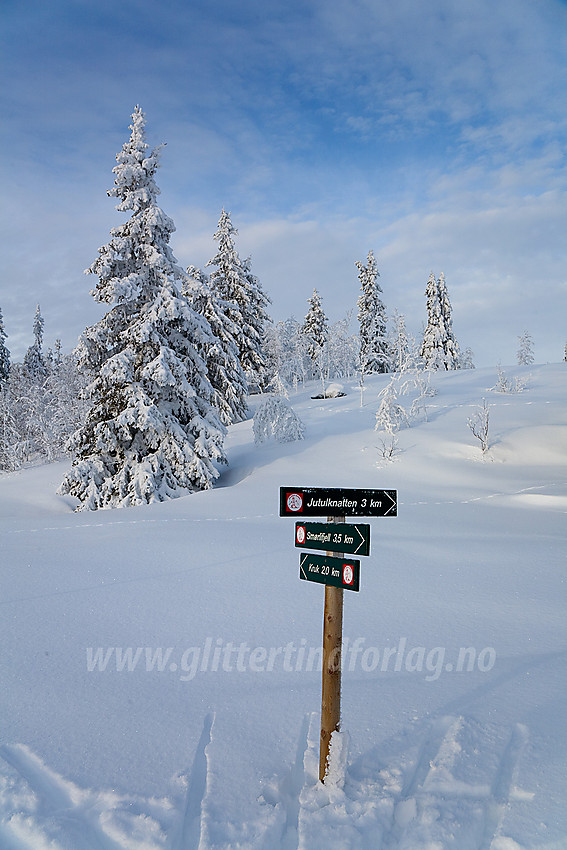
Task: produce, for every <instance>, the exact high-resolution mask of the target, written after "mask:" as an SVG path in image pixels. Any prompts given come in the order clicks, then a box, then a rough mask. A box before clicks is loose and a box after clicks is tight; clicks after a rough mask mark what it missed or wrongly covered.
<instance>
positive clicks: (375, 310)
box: [355, 251, 390, 379]
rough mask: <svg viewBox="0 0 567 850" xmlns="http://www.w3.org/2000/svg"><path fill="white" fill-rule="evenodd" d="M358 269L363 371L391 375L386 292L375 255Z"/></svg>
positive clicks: (369, 257) (361, 366)
mask: <svg viewBox="0 0 567 850" xmlns="http://www.w3.org/2000/svg"><path fill="white" fill-rule="evenodd" d="M355 265H356V267H357V269H358V279H359V281H360V289H361V295H360V296H359V298H358V302H357V304H358V321H359V322H360V371H361V376H362V378H363V379H364V375H370V374H372V373H375V372H388V371H389V364H390V354H389V346H388V339H387V336H386V326H387V322H386V308H385V307H384V304H383V302H382V299H381V298H380V295H381V293H382V288H381V286H380V284H379V283H378V278H379V277H380V273H379V272H378V266H377V264H376V259H375V257H374V253H373V252H372V251H369V252H368V257H367V259H366V265H364V264H363V263H362V262H361V261H360V260H357V262H356V263H355Z"/></svg>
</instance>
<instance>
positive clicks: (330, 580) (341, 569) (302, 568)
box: [299, 552, 360, 590]
mask: <svg viewBox="0 0 567 850" xmlns="http://www.w3.org/2000/svg"><path fill="white" fill-rule="evenodd" d="M299 578H301V579H303V580H304V581H316V582H319V584H330V585H331V586H332V587H340V588H342V589H344V590H360V561H355V560H353V559H352V558H332V557H331V556H330V555H310V554H308V553H307V552H302V553H301V555H300V557H299Z"/></svg>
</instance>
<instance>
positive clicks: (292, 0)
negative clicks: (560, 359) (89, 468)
mask: <svg viewBox="0 0 567 850" xmlns="http://www.w3.org/2000/svg"><path fill="white" fill-rule="evenodd" d="M0 14H1V16H2V23H3V26H2V33H3V39H4V48H3V57H4V58H3V62H4V71H3V77H4V79H8V80H9V81H10V85H9V86H5V87H4V88H3V92H2V104H0V106H1V108H2V115H3V119H4V120H3V127H2V134H3V136H2V141H3V150H4V152H5V154H4V156H3V158H2V161H1V162H0V168H1V169H2V175H3V176H2V180H3V188H4V189H5V197H6V198H7V199H8V203H5V205H4V216H3V219H2V224H1V226H2V228H3V230H2V232H3V235H4V237H5V241H6V249H5V250H4V251H3V253H2V260H1V262H2V264H3V270H2V273H1V274H2V277H1V278H0V306H1V307H2V308H3V313H4V319H5V326H6V330H7V332H8V333H9V334H10V339H9V344H10V346H11V348H12V350H13V351H14V354H15V355H16V356H20V355H21V353H22V348H23V349H24V350H25V341H26V333H28V330H27V329H28V328H31V322H32V319H33V311H34V310H35V304H36V303H37V302H38V301H40V302H42V311H43V312H44V315H45V318H46V338H48V337H51V338H52V339H54V337H55V335H61V336H63V337H64V343H65V344H66V347H70V346H71V345H72V344H73V343H74V340H75V339H76V336H77V334H78V333H80V332H81V331H82V329H83V327H84V326H85V324H87V323H88V322H89V321H90V320H91V317H92V314H93V308H92V307H90V306H89V307H86V306H85V305H87V304H89V296H88V289H89V282H88V280H87V279H85V278H83V277H82V270H83V268H84V267H85V266H86V265H88V264H89V263H90V262H91V261H92V259H93V258H94V257H95V256H96V251H97V248H98V246H99V245H100V244H102V243H103V242H104V241H106V239H107V238H108V231H109V230H110V228H111V227H112V226H115V225H116V224H118V223H119V221H121V220H122V219H121V217H120V216H119V214H118V213H116V212H115V211H114V209H113V202H112V201H111V200H109V199H108V198H107V197H106V190H107V189H108V188H109V187H110V186H111V185H112V173H111V172H112V166H113V165H114V155H115V154H116V152H117V151H118V150H119V149H120V147H121V145H122V143H123V142H124V141H125V140H126V138H127V136H128V129H127V127H128V124H129V117H130V114H131V112H132V109H133V108H134V106H135V105H136V104H137V103H140V104H141V105H142V107H143V108H144V110H145V111H146V113H147V116H148V137H149V141H150V143H160V142H167V147H166V148H165V149H164V151H163V155H162V168H161V171H160V174H159V178H158V182H159V185H160V187H161V189H162V196H161V202H162V205H163V207H164V209H165V211H166V212H167V213H168V214H169V215H171V216H172V217H173V218H174V220H175V222H176V225H177V233H176V234H175V237H174V250H175V253H176V254H177V256H178V259H179V261H180V262H181V263H182V264H184V265H186V264H189V263H196V264H199V265H200V264H203V263H204V262H206V260H207V259H208V258H209V257H210V256H212V253H213V243H212V233H213V232H214V230H215V227H216V222H217V220H218V215H219V212H220V209H221V207H222V206H226V207H227V208H230V209H231V210H232V213H233V220H234V223H235V225H236V226H237V227H239V230H240V236H239V238H240V239H241V241H242V246H239V248H241V253H242V254H243V255H246V254H248V253H251V254H252V255H253V262H254V268H255V271H256V273H257V274H261V276H262V279H263V283H264V285H265V288H266V289H267V290H268V291H271V294H272V296H273V298H274V313H275V317H276V318H284V317H285V315H288V314H289V313H291V312H293V313H295V314H296V315H303V312H304V309H305V307H306V299H307V297H308V296H309V294H310V292H311V291H312V289H313V286H314V285H316V286H317V287H318V288H319V289H320V291H321V292H322V295H323V298H324V302H325V305H326V308H327V309H328V312H329V314H330V315H331V317H332V318H338V317H339V316H340V315H341V316H342V315H343V313H344V312H345V311H346V309H348V308H349V307H355V301H356V297H357V291H356V289H357V280H356V275H355V273H354V272H355V269H354V262H355V260H357V259H363V258H364V257H365V256H366V254H367V251H368V250H369V248H371V247H372V248H373V249H374V250H375V252H376V254H377V257H378V260H379V265H380V266H381V269H382V273H383V283H384V290H385V293H384V294H385V300H386V302H387V305H388V306H389V307H390V308H393V307H394V306H395V307H397V308H398V309H400V310H402V311H405V312H407V313H408V319H409V320H410V321H413V322H414V324H415V326H416V328H418V326H419V323H420V321H421V317H422V315H423V309H424V305H423V292H422V289H423V286H424V282H425V281H426V279H427V276H428V274H429V271H431V270H432V269H434V270H435V271H440V270H441V269H443V270H444V271H445V274H446V276H447V280H448V283H449V286H450V291H451V287H452V290H453V292H452V294H453V293H454V294H453V297H454V300H455V302H456V306H459V307H462V310H463V313H464V315H462V316H461V317H460V319H457V318H456V321H455V325H456V327H457V328H459V320H460V321H461V322H462V324H461V328H462V331H463V334H464V335H466V336H467V337H468V339H469V341H470V344H471V345H472V346H473V348H474V347H475V343H474V339H475V338H479V339H482V340H483V341H482V349H483V352H485V354H484V356H485V357H486V359H490V358H492V359H494V358H495V357H496V356H497V351H496V349H497V348H499V346H500V340H501V339H502V338H504V336H505V335H506V334H507V335H508V336H510V337H513V336H514V335H515V334H516V331H517V332H518V333H520V332H521V331H522V330H523V327H521V328H518V327H517V326H519V325H520V324H521V325H524V324H527V323H530V322H531V323H532V326H533V327H532V329H533V332H534V335H537V333H539V335H540V338H541V339H542V351H545V354H544V357H548V358H550V357H552V356H553V352H557V355H556V356H559V353H560V352H561V351H562V347H563V344H564V340H563V338H562V336H561V334H562V333H563V335H564V331H561V329H560V328H559V321H558V318H557V317H558V316H559V315H561V311H562V310H563V312H565V308H566V306H567V305H566V304H565V291H564V283H563V282H564V280H565V273H564V269H565V260H564V254H563V251H564V247H563V246H564V237H563V236H562V233H564V225H565V221H564V211H565V208H566V207H567V204H566V198H565V194H566V191H565V182H564V174H565V170H564V157H565V149H566V142H567V127H566V123H567V114H566V110H565V105H564V92H565V90H566V89H567V58H566V57H567V7H566V5H565V4H564V3H562V2H559V0H542V2H539V3H538V4H533V3H532V2H530V1H529V0H501V2H499V3H498V4H494V3H493V2H489V0H478V2H475V3H473V4H471V3H468V4H467V3H454V2H453V0H431V2H428V3H427V4H416V3H415V2H414V0H398V2H396V3H390V2H386V0H378V2H377V0H342V2H340V3H329V2H328V0H308V2H305V0H289V2H287V3H285V4H283V3H280V2H279V0H277V2H276V0H249V2H247V3H245V4H235V3H233V2H232V0H217V2H215V3H214V4H211V3H210V0H207V2H205V0H191V3H186V2H182V0H170V2H167V3H162V4H161V5H159V7H158V6H156V4H155V3H154V2H153V0H152V2H150V0H122V2H121V3H119V4H117V3H114V2H111V0H100V2H98V3H97V4H92V3H88V2H85V0H52V2H51V3H49V4H48V5H46V4H45V3H43V2H40V0H30V2H28V3H26V4H24V6H22V5H21V4H20V5H18V4H15V3H9V4H5V5H4V7H3V9H2V11H1V12H0ZM208 246H210V247H208ZM528 277H529V279H530V281H531V284H530V286H528V284H527V283H526V280H527V278H528ZM487 281H490V283H489V284H487V283H486V282H487ZM536 283H537V285H538V286H540V291H542V292H544V295H543V297H541V298H540V299H539V306H537V309H535V305H534V302H533V300H532V298H531V292H532V287H533V286H535V285H536ZM504 305H506V306H504ZM97 309H98V308H97ZM512 325H513V327H512ZM489 327H490V328H491V329H492V330H491V334H492V337H491V338H489V337H488V335H486V334H485V331H484V329H485V328H489ZM55 328H57V330H55ZM496 329H498V331H497V330H496ZM548 331H549V332H548ZM483 334H484V336H483ZM514 338H515V337H514ZM491 340H492V341H491ZM536 354H537V352H536ZM498 356H502V357H503V358H505V357H506V356H507V355H506V352H501V351H498Z"/></svg>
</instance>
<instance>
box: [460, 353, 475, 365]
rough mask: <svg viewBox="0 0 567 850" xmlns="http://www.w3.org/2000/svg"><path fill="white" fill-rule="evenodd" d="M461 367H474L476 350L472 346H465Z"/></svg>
mask: <svg viewBox="0 0 567 850" xmlns="http://www.w3.org/2000/svg"><path fill="white" fill-rule="evenodd" d="M461 369H474V351H473V350H472V348H465V350H464V351H463V353H462V355H461Z"/></svg>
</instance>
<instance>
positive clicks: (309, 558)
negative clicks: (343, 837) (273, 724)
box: [280, 487, 398, 782]
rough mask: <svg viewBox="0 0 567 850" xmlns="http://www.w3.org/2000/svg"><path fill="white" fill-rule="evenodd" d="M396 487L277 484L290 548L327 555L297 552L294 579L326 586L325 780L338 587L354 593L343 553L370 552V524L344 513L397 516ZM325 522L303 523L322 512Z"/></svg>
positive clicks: (335, 688)
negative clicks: (290, 525) (291, 532)
mask: <svg viewBox="0 0 567 850" xmlns="http://www.w3.org/2000/svg"><path fill="white" fill-rule="evenodd" d="M397 499H398V494H397V491H396V490H344V489H337V488H321V487H280V516H287V517H289V516H293V517H299V518H300V519H299V521H298V522H296V524H295V546H305V547H306V548H308V549H325V550H326V555H325V556H324V557H323V556H317V555H310V554H309V553H307V552H302V553H301V554H300V560H299V577H300V578H301V579H303V580H306V581H314V582H318V583H320V584H324V585H325V607H324V611H323V674H322V682H321V743H320V748H319V779H320V781H321V782H324V781H325V775H326V772H327V766H328V765H327V762H328V758H329V746H330V743H331V735H332V734H333V732H336V731H338V729H339V726H340V720H341V654H342V643H343V590H344V589H345V588H346V589H347V590H355V591H358V590H359V587H360V561H358V560H353V559H352V558H348V557H347V556H346V555H347V553H348V554H356V555H369V554H370V526H368V525H362V524H360V523H357V524H350V523H349V524H345V519H346V517H347V516H355V517H359V516H371V517H373V516H376V517H385V516H397V512H398V501H397ZM325 514H327V523H326V524H324V523H312V522H304V521H303V517H304V516H307V517H312V516H324V515H325Z"/></svg>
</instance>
